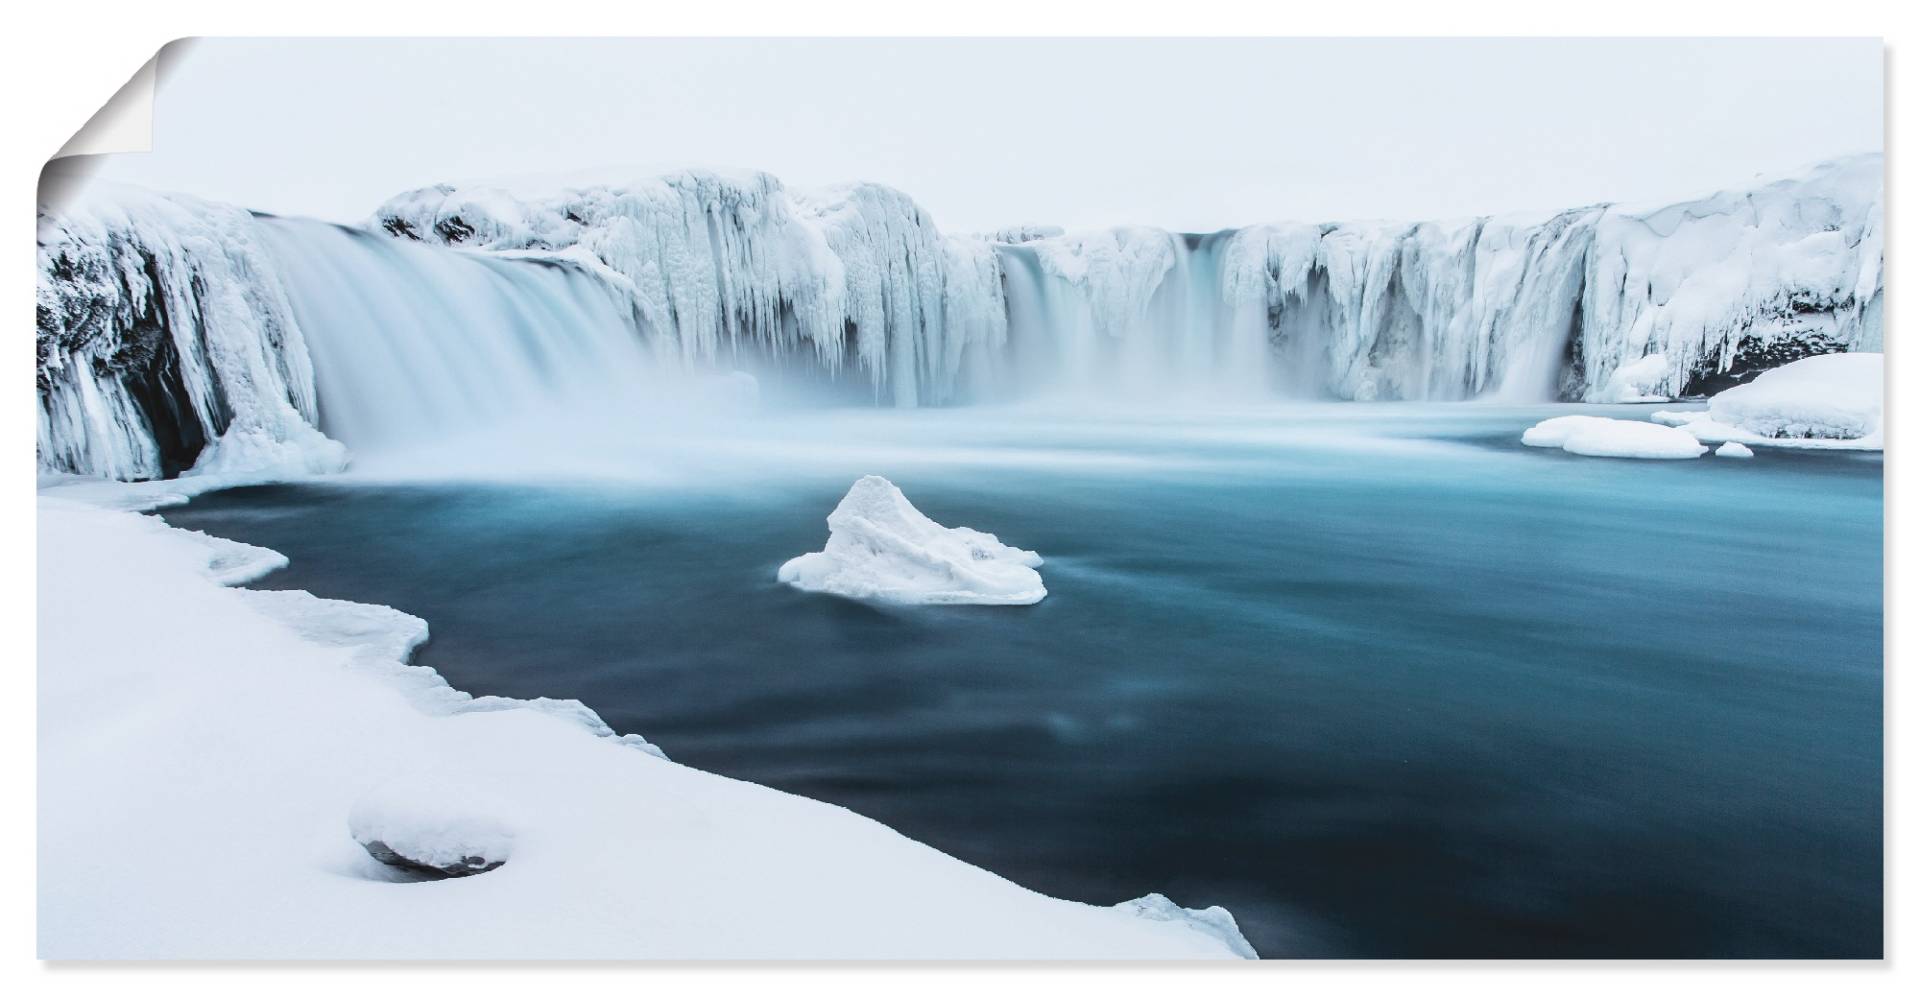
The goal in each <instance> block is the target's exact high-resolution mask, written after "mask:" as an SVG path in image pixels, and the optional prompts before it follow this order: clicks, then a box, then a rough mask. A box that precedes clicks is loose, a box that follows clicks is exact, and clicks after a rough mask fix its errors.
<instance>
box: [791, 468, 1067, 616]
mask: <svg viewBox="0 0 1920 996" xmlns="http://www.w3.org/2000/svg"><path fill="white" fill-rule="evenodd" d="M827 529H828V535H827V546H826V549H824V550H820V551H818V552H816V553H807V554H802V555H800V556H798V557H795V558H793V559H792V560H789V561H787V562H786V563H784V564H782V565H780V572H779V575H778V577H779V580H780V581H782V582H784V583H786V584H790V585H793V586H794V587H795V588H799V589H801V590H802V591H815V592H822V593H825V594H829V595H840V596H843V597H846V598H863V599H874V600H878V601H886V602H899V603H904V604H909V605H1031V604H1033V603H1035V602H1038V601H1040V600H1041V599H1043V598H1045V597H1047V588H1046V585H1044V584H1042V583H1041V580H1040V572H1039V571H1036V570H1034V568H1036V567H1039V566H1040V564H1041V559H1040V555H1039V554H1036V553H1034V552H1032V551H1030V550H1022V549H1019V548H1018V547H1012V546H1008V545H1006V544H1005V543H1002V542H1000V540H999V539H998V538H996V537H995V536H994V535H993V534H991V533H983V532H979V531H977V530H973V529H968V528H966V527H964V526H960V527H954V528H951V529H950V528H947V527H946V526H942V525H940V524H939V523H937V522H935V521H933V520H932V519H929V518H927V517H926V516H925V515H922V514H921V513H920V510H919V509H917V508H914V507H913V504H912V503H911V502H909V501H907V496H906V495H904V494H901V493H900V489H899V488H897V487H894V486H893V482H891V481H889V480H887V479H886V478H884V477H875V476H872V475H869V476H867V477H863V478H861V479H860V480H858V481H855V482H854V484H853V488H852V489H851V490H849V491H848V492H847V496H846V497H845V498H842V499H840V504H839V505H837V506H835V507H834V510H833V512H832V514H830V515H828V516H827Z"/></svg>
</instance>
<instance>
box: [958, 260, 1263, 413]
mask: <svg viewBox="0 0 1920 996" xmlns="http://www.w3.org/2000/svg"><path fill="white" fill-rule="evenodd" d="M1233 235H1234V233H1232V232H1219V233H1215V234H1211V235H1176V234H1171V233H1166V232H1158V231H1153V230H1140V229H1136V230H1121V231H1119V232H1114V233H1102V234H1101V235H1098V236H1092V237H1086V238H1079V239H1069V240H1059V241H1034V242H1027V243H1024V244H1017V245H1000V246H997V247H996V248H997V251H998V253H999V256H1000V265H1001V269H1002V271H1003V273H1004V274H1005V280H1006V297H1007V335H1008V343H1009V344H1008V349H1009V351H1010V353H1011V355H1012V363H1011V364H1010V366H1011V367H1012V368H1013V369H1014V371H1015V373H1014V374H1013V378H1014V381H1013V383H1012V384H1010V385H1007V387H1006V389H1005V390H1004V391H1003V392H1002V393H1005V394H1012V395H1015V396H1020V397H1033V396H1046V395H1054V396H1066V397H1076V398H1099V399H1123V400H1142V399H1155V400H1196V399H1200V400H1207V401H1219V400H1254V399H1257V398H1259V397H1261V396H1263V395H1265V393H1266V391H1267V387H1268V384H1269V383H1270V380H1271V371H1270V369H1269V363H1270V355H1269V350H1268V346H1267V327H1266V312H1265V309H1264V307H1262V308H1259V309H1257V314H1255V315H1252V316H1251V317H1249V315H1248V314H1245V313H1243V311H1242V310H1241V309H1236V308H1235V307H1233V305H1232V302H1230V301H1229V300H1228V299H1227V297H1226V295H1225V287H1224V285H1223V283H1222V275H1221V258H1222V255H1223V253H1224V252H1225V251H1226V247H1227V246H1228V245H1229V244H1230V243H1231V241H1232V239H1233Z"/></svg>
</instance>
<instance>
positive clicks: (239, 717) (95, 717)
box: [36, 497, 1252, 960]
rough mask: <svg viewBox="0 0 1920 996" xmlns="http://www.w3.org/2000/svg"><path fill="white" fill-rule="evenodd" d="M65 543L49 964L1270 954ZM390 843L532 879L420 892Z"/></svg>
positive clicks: (161, 561)
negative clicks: (397, 665)
mask: <svg viewBox="0 0 1920 996" xmlns="http://www.w3.org/2000/svg"><path fill="white" fill-rule="evenodd" d="M36 524H37V528H38V541H39V545H40V548H41V549H43V550H58V551H60V555H59V556H56V557H41V558H40V559H39V562H38V571H39V581H38V591H39V599H38V600H37V609H36V611H37V612H38V630H39V633H40V643H39V648H38V649H39V671H38V675H39V703H40V724H39V743H38V759H39V772H40V798H39V809H38V820H39V822H38V839H39V842H40V845H39V852H38V856H37V876H38V881H39V883H40V904H39V908H38V910H37V914H38V915H37V928H38V953H39V955H40V956H41V957H43V958H48V959H54V960H68V959H78V958H131V959H153V958H174V959H230V958H277V959H317V958H385V959H392V958H406V959H424V958H500V957H521V958H561V959H585V958H595V959H607V958H671V959H714V958H768V959H794V958H941V959H955V958H1024V959H1035V958H1069V959H1088V958H1126V959H1162V958H1233V957H1236V956H1238V957H1246V956H1249V955H1251V954H1252V951H1251V949H1250V948H1248V947H1247V944H1246V941H1245V940H1244V939H1243V938H1241V937H1240V936H1239V935H1238V932H1237V931H1236V930H1234V929H1233V926H1232V924H1233V920H1232V918H1231V917H1230V916H1228V915H1227V914H1226V912H1225V911H1224V910H1219V909H1217V908H1209V909H1204V910H1182V909H1180V908H1179V907H1177V906H1175V905H1173V904H1172V903H1170V902H1167V901H1165V900H1164V899H1162V898H1160V897H1157V896H1153V897H1147V898H1146V899H1144V900H1139V901H1136V902H1134V903H1125V904H1121V905H1120V906H1118V907H1095V906H1088V905H1084V904H1080V903H1073V902H1067V901H1064V900H1059V899H1052V898H1048V897H1046V896H1042V895H1040V894H1038V893H1035V892H1031V891H1028V890H1026V889H1023V888H1020V887H1019V886H1017V885H1014V884H1013V883H1010V882H1008V881H1006V880H1005V879H1003V878H1000V877H999V876H996V875H993V874H991V873H989V872H986V871H983V870H981V869H979V868H975V867H972V866H969V865H966V864H964V863H962V862H960V861H957V860H955V859H953V858H950V857H948V856H946V855H944V854H941V853H939V852H937V851H935V850H933V849H931V848H929V847H926V846H924V845H922V844H918V843H915V842H913V841H911V840H908V839H907V838H905V837H903V836H901V835H900V834H898V833H896V832H894V831H892V830H890V829H888V828H886V827H884V826H882V825H880V824H878V823H875V822H873V821H872V820H868V819H865V818H864V817H861V816H858V815H856V814H854V813H851V812H848V811H847V810H845V809H842V808H840V807H838V806H831V805H826V804H823V803H818V802H813V801H810V800H807V799H802V798H800V797H797V796H792V795H787V794H784V793H780V792H775V791H772V790H770V789H766V788H762V787H759V786H755V785H750V784H746V783H743V782H738V781H735V780H732V779H728V778H721V777H718V776H715V775H710V774H706V773H704V772H701V771H696V770H694V769H691V768H687V767H684V766H682V765H678V764H672V763H668V762H665V761H661V760H658V759H656V758H652V757H647V756H645V755H644V754H642V753H640V752H638V751H634V750H624V749H620V748H618V747H616V746H614V745H612V744H610V743H609V742H608V741H607V740H606V739H604V738H600V737H595V736H592V735H589V733H588V732H587V731H585V730H583V729H582V728H581V727H580V726H579V725H577V724H575V723H573V722H571V721H567V720H565V719H564V718H562V717H558V716H556V715H553V714H549V713H545V712H541V711H538V710H534V709H526V708H509V709H500V710H494V711H463V712H454V713H442V712H435V711H432V710H423V709H421V708H419V706H418V703H417V701H416V696H415V695H414V693H413V691H412V690H410V689H409V688H408V687H407V686H406V685H404V684H399V685H396V683H395V681H394V679H395V677H396V676H397V672H395V671H393V670H391V669H381V668H371V667H367V666H365V664H366V661H367V658H368V655H369V654H371V653H372V651H371V647H372V646H374V645H375V644H378V645H381V646H384V647H386V648H388V649H389V650H392V649H394V648H397V647H399V646H401V645H404V644H405V643H407V642H408V641H409V640H410V639H411V637H410V636H408V635H406V632H403V630H408V628H407V627H402V626H390V625H389V624H395V623H398V622H400V621H401V620H400V619H399V618H398V617H399V614H398V613H395V614H393V615H390V616H389V615H384V614H383V613H382V612H380V611H365V612H362V611H359V610H353V611H347V610H341V609H340V603H332V604H320V605H318V606H315V605H312V604H309V605H308V606H307V608H306V609H303V610H301V611H300V612H298V613H293V616H294V617H295V618H298V619H303V620H304V621H302V622H299V624H298V625H295V626H289V625H287V624H286V623H285V622H283V621H282V620H283V619H284V618H287V614H286V613H281V612H276V613H275V614H273V615H268V614H263V613H262V612H261V611H260V610H261V609H262V608H263V607H264V606H268V605H269V604H271V603H270V602H269V601H268V600H265V599H261V598H257V597H254V596H258V595H262V594H264V593H260V592H251V593H249V592H242V591H237V590H234V589H230V588H223V587H221V586H219V585H217V584H215V583H214V581H213V580H212V579H210V578H209V577H207V576H206V573H205V571H206V567H207V564H208V562H209V560H210V554H209V547H208V545H207V543H206V542H205V537H200V536H198V535H196V534H190V533H186V532H183V531H181V530H177V529H171V528H168V527H167V526H166V525H165V524H164V523H162V522H160V521H159V520H158V519H154V518H151V517H147V516H140V515H134V514H130V513H127V512H123V511H108V510H103V509H97V508H89V507H86V506H83V505H79V504H77V503H75V502H72V501H65V500H61V499H58V498H47V497H42V498H41V499H40V503H39V509H38V514H37V516H36ZM309 597H310V596H309ZM280 601H283V602H285V603H286V604H288V605H293V604H297V603H298V602H299V601H300V600H298V599H294V598H292V597H288V598H286V599H281V600H280ZM314 601H315V602H321V603H324V600H314ZM103 603H104V604H110V605H113V606H115V611H114V622H115V625H112V626H103V625H101V624H100V618H99V606H100V605H101V604H103ZM359 608H360V609H368V608H369V607H359ZM309 610H312V611H309ZM386 611H388V612H390V611H391V610H386ZM420 628H421V629H424V624H422V626H421V627H420ZM409 631H410V630H409ZM356 633H357V634H360V636H365V637H367V638H368V639H367V640H366V641H364V642H363V641H362V640H361V639H360V637H359V636H355V635H353V634H356ZM389 663H394V662H389ZM356 838H359V839H356ZM362 840H364V841H366V842H369V843H370V842H375V841H379V842H382V843H388V844H391V845H392V847H393V849H394V850H395V854H396V856H398V855H400V854H401V852H402V851H404V852H405V854H407V855H411V860H413V861H414V862H415V863H416V864H426V865H429V866H430V867H441V866H444V865H447V864H451V863H452V862H456V861H457V862H459V863H460V864H461V865H467V864H468V863H467V861H466V859H467V858H478V859H479V861H480V864H481V866H484V865H485V864H488V863H491V862H493V861H496V860H502V859H504V860H505V861H506V865H505V867H503V868H501V869H500V870H498V871H493V872H489V873H487V874H484V875H475V876H472V877H469V878H464V879H462V880H460V881H458V882H450V883H449V882H443V883H425V884H409V883H404V882H403V874H404V873H400V872H396V871H395V870H394V869H392V868H390V867H389V866H387V865H384V864H381V863H379V862H377V861H376V860H375V859H374V858H373V857H371V856H369V851H368V849H367V848H366V846H365V845H364V844H363V843H362ZM263 911H266V912H268V913H270V914H271V915H263ZM530 911H532V912H533V913H537V915H532V914H531V913H530Z"/></svg>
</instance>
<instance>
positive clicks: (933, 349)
mask: <svg viewBox="0 0 1920 996" xmlns="http://www.w3.org/2000/svg"><path fill="white" fill-rule="evenodd" d="M373 224H374V225H375V226H377V227H379V228H381V229H383V230H385V231H387V232H390V233H392V234H394V235H395V236H396V237H407V238H414V239H423V240H430V241H438V242H441V243H444V244H448V245H459V246H463V247H470V248H480V249H486V250H492V251H496V252H498V251H519V252H527V251H534V252H540V253H549V254H553V253H560V252H563V251H567V250H574V249H578V250H584V251H585V253H587V254H588V255H589V257H590V258H591V259H593V260H595V261H596V262H597V264H599V265H600V266H601V267H602V268H603V269H604V270H605V271H606V272H607V273H608V274H611V275H613V276H614V278H615V279H617V281H618V282H619V284H620V286H622V287H623V288H624V289H626V290H628V291H629V292H630V293H631V294H632V296H633V299H634V305H635V307H636V308H637V309H638V310H639V312H640V313H641V315H642V316H643V319H644V323H645V325H646V326H647V327H648V328H649V329H651V330H652V331H653V332H654V333H655V334H657V335H659V336H662V337H664V339H665V341H666V343H667V344H668V346H669V352H670V353H671V354H672V355H674V356H675V357H677V358H678V359H680V360H682V361H690V362H698V363H707V364H712V363H716V362H721V361H723V360H726V359H727V358H729V357H732V356H734V355H736V354H737V353H739V352H741V351H743V350H749V349H751V348H753V347H764V348H770V349H772V350H773V351H775V352H777V353H779V354H781V355H783V356H789V357H792V358H794V359H796V360H798V359H801V358H808V359H810V360H811V362H812V363H813V364H815V365H817V366H818V367H820V368H822V369H825V370H827V371H829V372H838V371H839V370H840V368H841V366H842V364H843V363H844V362H845V360H846V359H848V358H851V359H852V360H853V361H854V364H855V366H856V368H857V369H858V370H859V371H860V372H861V373H863V374H864V375H865V376H866V378H867V380H868V381H869V382H870V384H871V385H872V389H873V391H874V393H875V396H876V397H880V398H883V399H885V400H887V401H890V402H892V403H894V404H897V405H902V406H912V405H916V404H927V403H939V402H943V401H949V400H953V399H954V397H955V396H956V394H957V393H958V390H959V387H960V384H959V380H960V376H961V373H962V372H963V371H964V369H966V366H967V363H968V360H969V358H968V353H969V351H970V350H973V349H976V348H977V349H991V348H993V347H994V346H995V345H996V344H997V343H998V342H999V341H1001V340H1004V338H1005V333H1006V318H1005V308H1004V307H1003V306H1002V305H1001V304H1000V279H999V271H998V269H997V268H994V267H991V266H983V265H980V264H981V263H982V262H983V261H990V260H991V247H990V246H989V245H988V244H986V243H984V242H982V241H980V240H977V239H949V238H947V237H945V236H943V235H941V234H940V232H939V231H938V229H937V228H935V226H934V224H933V221H932V219H931V218H930V217H928V216H927V214H926V213H925V212H924V211H923V210H921V209H920V208H919V206H918V205H916V204H914V203H913V201H912V200H911V199H910V198H908V197H907V196H906V195H905V194H902V193H900V192H899V191H897V190H893V189H891V188H888V187H883V186H880V185H878V184H871V183H861V184H846V185H841V186H836V187H830V188H826V189H823V190H819V191H804V192H803V191H794V190H790V189H788V188H787V187H786V186H785V185H784V184H782V183H781V182H780V181H779V180H778V179H776V178H774V177H773V176H770V175H768V174H765V173H732V172H718V171H713V170H687V171H682V172H678V173H672V174H668V175H666V176H661V177H656V178H649V179H639V180H636V181H634V182H632V183H628V184H624V185H617V186H592V187H585V188H579V189H572V190H567V191H564V192H562V193H559V194H554V195H548V196H544V197H537V198H532V199H524V200H523V199H521V198H518V197H516V196H515V195H513V194H511V193H509V192H507V191H504V190H500V189H491V188H466V187H454V186H452V185H448V184H441V185H439V186H435V187H427V188H422V189H420V190H414V191H410V192H407V193H404V194H401V195H399V196H397V197H395V198H393V199H392V200H390V201H388V202H387V203H386V204H384V205H382V206H381V207H380V208H379V209H378V210H377V211H376V213H375V218H374V221H373Z"/></svg>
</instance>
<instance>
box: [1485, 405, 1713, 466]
mask: <svg viewBox="0 0 1920 996" xmlns="http://www.w3.org/2000/svg"><path fill="white" fill-rule="evenodd" d="M1520 441H1521V442H1522V443H1525V444H1526V445H1528V446H1558V447H1560V448H1561V449H1563V450H1566V451H1567V452H1568V453H1573V454H1577V455H1579V456H1595V457H1628V458H1634V459H1640V460H1691V459H1693V458H1694V457H1697V456H1700V455H1701V454H1703V453H1705V452H1707V448H1706V447H1705V446H1702V445H1700V441H1699V440H1697V439H1695V438H1693V436H1692V435H1690V434H1689V433H1687V432H1686V431H1685V430H1682V429H1676V428H1673V427H1672V426H1666V425H1655V424H1654V423H1652V422H1636V421H1632V420H1629V419H1621V418H1601V417H1599V416H1597V415H1562V416H1560V417H1558V418H1550V419H1547V420H1546V421H1544V422H1541V423H1540V424H1538V425H1536V426H1534V427H1533V428H1531V429H1528V430H1527V431H1526V432H1525V433H1523V434H1521V436H1520Z"/></svg>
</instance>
